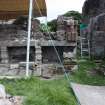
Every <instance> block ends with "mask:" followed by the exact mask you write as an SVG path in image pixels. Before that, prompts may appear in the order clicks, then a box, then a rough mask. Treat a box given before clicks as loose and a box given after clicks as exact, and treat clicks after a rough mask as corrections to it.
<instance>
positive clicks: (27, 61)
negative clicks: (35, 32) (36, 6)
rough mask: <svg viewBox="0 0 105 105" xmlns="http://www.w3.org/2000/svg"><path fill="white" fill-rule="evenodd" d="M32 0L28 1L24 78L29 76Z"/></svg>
mask: <svg viewBox="0 0 105 105" xmlns="http://www.w3.org/2000/svg"><path fill="white" fill-rule="evenodd" d="M32 4H33V0H30V6H29V20H28V37H27V59H26V76H27V77H28V76H29V55H30V37H31V20H32V10H33V5H32Z"/></svg>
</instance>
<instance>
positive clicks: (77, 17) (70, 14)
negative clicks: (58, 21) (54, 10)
mask: <svg viewBox="0 0 105 105" xmlns="http://www.w3.org/2000/svg"><path fill="white" fill-rule="evenodd" d="M63 16H66V17H73V18H74V19H75V20H78V22H79V23H81V20H82V18H83V16H82V14H81V13H79V12H78V11H69V12H67V13H65V14H64V15H63Z"/></svg>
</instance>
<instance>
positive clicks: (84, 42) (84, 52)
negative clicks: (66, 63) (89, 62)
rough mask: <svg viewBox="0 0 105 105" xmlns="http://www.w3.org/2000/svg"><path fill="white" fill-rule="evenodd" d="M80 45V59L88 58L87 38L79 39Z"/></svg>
mask: <svg viewBox="0 0 105 105" xmlns="http://www.w3.org/2000/svg"><path fill="white" fill-rule="evenodd" d="M80 44H81V58H85V57H87V56H88V57H89V58H90V41H89V40H88V39H87V38H84V37H80Z"/></svg>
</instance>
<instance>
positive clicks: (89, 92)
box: [71, 83, 105, 105]
mask: <svg viewBox="0 0 105 105" xmlns="http://www.w3.org/2000/svg"><path fill="white" fill-rule="evenodd" d="M71 86H72V89H73V91H74V93H75V95H76V97H77V98H78V101H79V103H80V105H105V86H89V85H80V84H75V83H72V84H71Z"/></svg>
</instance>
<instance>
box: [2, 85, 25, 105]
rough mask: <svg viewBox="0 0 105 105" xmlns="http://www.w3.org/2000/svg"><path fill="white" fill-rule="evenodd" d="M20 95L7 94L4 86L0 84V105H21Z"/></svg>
mask: <svg viewBox="0 0 105 105" xmlns="http://www.w3.org/2000/svg"><path fill="white" fill-rule="evenodd" d="M22 100H23V99H22V97H19V96H15V97H13V96H11V95H7V94H6V91H5V87H4V86H3V85H1V84H0V105H22Z"/></svg>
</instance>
